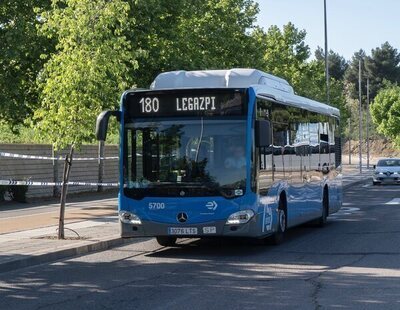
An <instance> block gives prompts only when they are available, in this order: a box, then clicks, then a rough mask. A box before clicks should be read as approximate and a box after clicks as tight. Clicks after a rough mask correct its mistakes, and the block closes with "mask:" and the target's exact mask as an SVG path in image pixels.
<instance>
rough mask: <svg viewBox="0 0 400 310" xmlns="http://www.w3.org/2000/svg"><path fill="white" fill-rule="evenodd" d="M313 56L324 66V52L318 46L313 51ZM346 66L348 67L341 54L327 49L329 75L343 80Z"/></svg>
mask: <svg viewBox="0 0 400 310" xmlns="http://www.w3.org/2000/svg"><path fill="white" fill-rule="evenodd" d="M315 58H316V60H318V61H319V62H322V63H323V64H324V66H325V52H324V50H323V49H322V48H321V47H319V46H318V48H317V49H316V51H315ZM347 67H348V63H347V60H346V59H345V58H344V57H343V56H340V55H339V54H338V53H335V52H334V51H332V50H329V53H328V69H329V76H330V77H333V78H334V79H335V80H338V81H340V80H343V78H344V74H345V72H346V69H347Z"/></svg>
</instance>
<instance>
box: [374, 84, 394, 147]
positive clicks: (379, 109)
mask: <svg viewBox="0 0 400 310" xmlns="http://www.w3.org/2000/svg"><path fill="white" fill-rule="evenodd" d="M370 109H371V116H372V121H373V122H374V124H375V125H376V127H377V130H378V132H380V133H382V134H384V135H385V136H387V137H390V138H391V139H392V140H393V141H394V142H395V143H396V145H397V146H399V147H400V86H397V85H387V86H386V87H385V88H383V89H382V90H380V91H379V92H378V94H377V95H376V97H375V100H374V102H373V104H372V105H371V108H370Z"/></svg>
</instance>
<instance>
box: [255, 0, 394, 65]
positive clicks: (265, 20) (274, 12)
mask: <svg viewBox="0 0 400 310" xmlns="http://www.w3.org/2000/svg"><path fill="white" fill-rule="evenodd" d="M257 2H258V3H259V6H260V13H259V15H258V24H259V25H260V26H262V27H264V29H268V28H269V27H270V26H271V25H277V26H278V27H279V28H282V26H283V25H285V24H287V23H288V22H292V23H293V24H294V25H295V26H296V28H299V29H304V30H306V31H307V36H306V43H307V44H308V45H309V46H310V49H311V52H312V54H314V51H315V49H316V48H317V46H321V47H324V0H257ZM326 2H327V21H328V49H329V50H330V49H332V50H333V51H335V52H337V53H339V54H340V55H342V56H344V57H345V58H346V59H347V60H350V59H351V57H352V55H353V54H354V52H356V51H358V50H360V48H362V49H363V50H365V51H366V53H367V55H369V54H371V49H373V48H376V47H378V46H381V44H382V43H384V42H385V41H388V42H389V43H390V44H391V45H392V46H394V47H395V48H397V49H398V50H400V0H327V1H326Z"/></svg>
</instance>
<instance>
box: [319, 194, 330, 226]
mask: <svg viewBox="0 0 400 310" xmlns="http://www.w3.org/2000/svg"><path fill="white" fill-rule="evenodd" d="M328 215H329V194H328V189H327V188H325V189H324V196H323V198H322V215H321V217H320V218H319V219H318V220H317V226H319V227H324V226H325V225H326V222H327V218H328Z"/></svg>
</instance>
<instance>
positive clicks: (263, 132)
mask: <svg viewBox="0 0 400 310" xmlns="http://www.w3.org/2000/svg"><path fill="white" fill-rule="evenodd" d="M255 140H256V141H255V144H256V147H266V146H270V145H271V144H272V139H271V124H270V122H269V121H267V120H256V122H255Z"/></svg>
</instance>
